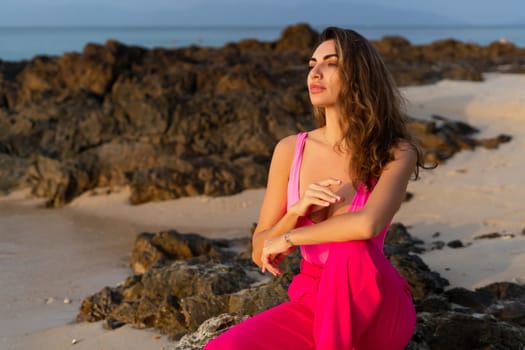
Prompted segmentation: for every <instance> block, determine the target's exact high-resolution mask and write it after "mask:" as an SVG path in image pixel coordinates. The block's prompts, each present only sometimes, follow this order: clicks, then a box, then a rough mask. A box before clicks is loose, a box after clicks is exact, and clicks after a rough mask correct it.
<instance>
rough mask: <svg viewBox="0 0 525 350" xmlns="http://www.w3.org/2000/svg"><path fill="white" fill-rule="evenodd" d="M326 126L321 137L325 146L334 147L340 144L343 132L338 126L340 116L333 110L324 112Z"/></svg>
mask: <svg viewBox="0 0 525 350" xmlns="http://www.w3.org/2000/svg"><path fill="white" fill-rule="evenodd" d="M325 117H326V118H325V119H326V125H325V126H324V129H323V137H324V140H325V142H326V143H327V144H329V145H331V146H335V145H338V144H340V143H341V139H342V138H343V132H342V130H341V125H340V124H339V119H340V114H339V113H338V112H337V111H336V110H335V109H333V108H331V109H328V108H327V109H326V110H325Z"/></svg>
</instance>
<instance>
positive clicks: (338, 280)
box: [205, 133, 416, 350]
mask: <svg viewBox="0 0 525 350" xmlns="http://www.w3.org/2000/svg"><path fill="white" fill-rule="evenodd" d="M307 136H308V134H307V133H300V134H298V135H297V143H296V148H295V154H294V159H293V162H292V166H291V169H290V177H289V183H288V207H290V206H291V205H293V204H294V203H295V202H296V201H297V200H299V172H300V167H301V161H302V154H303V149H304V144H305V142H306V138H307ZM372 190H373V188H371V189H370V190H367V188H366V186H365V185H363V184H361V185H360V186H359V187H358V189H357V192H356V194H355V196H354V198H353V200H352V203H351V205H350V207H349V211H358V210H360V209H362V208H363V207H364V205H365V204H366V201H367V199H368V197H369V195H370V193H371V191H372ZM313 224H314V223H313V222H312V221H311V220H309V219H308V218H305V217H303V218H301V219H300V220H299V221H298V223H297V227H301V226H305V225H313ZM387 230H388V226H387V227H385V229H384V230H383V231H382V232H381V233H380V234H379V235H378V236H376V237H375V238H374V239H371V240H367V241H347V242H334V243H325V244H317V245H309V246H301V254H302V256H303V259H302V261H301V271H300V273H299V274H297V275H296V276H295V277H294V278H293V280H292V282H291V284H290V287H289V288H288V295H289V297H290V301H289V302H285V303H282V304H280V305H278V306H276V307H273V308H271V309H269V310H266V311H264V312H262V313H260V314H257V315H255V316H253V317H251V318H249V319H247V320H246V321H244V322H242V323H240V324H238V325H236V326H235V327H233V328H231V329H229V330H228V331H226V332H225V333H223V334H221V335H220V336H218V337H217V338H215V339H214V340H212V341H211V342H209V343H208V344H207V345H206V347H205V350H216V349H223V350H241V349H242V350H244V349H250V350H266V349H283V350H308V349H311V350H314V349H315V350H343V349H348V350H378V349H388V350H401V349H403V348H404V347H405V346H406V345H407V344H408V343H409V341H410V339H411V337H412V334H413V332H414V329H415V324H416V313H415V309H414V305H413V303H412V296H411V293H410V287H409V285H408V283H407V281H406V280H405V279H404V278H403V277H401V275H400V274H399V273H398V271H397V270H396V269H395V268H394V267H393V266H392V265H391V264H390V262H389V261H388V259H387V258H386V257H385V256H384V254H383V243H384V238H385V235H386V232H387Z"/></svg>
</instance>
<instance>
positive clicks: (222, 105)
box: [0, 25, 525, 207]
mask: <svg viewBox="0 0 525 350" xmlns="http://www.w3.org/2000/svg"><path fill="white" fill-rule="evenodd" d="M317 36H318V33H316V32H315V31H314V30H312V29H311V28H310V27H309V26H307V25H296V26H292V27H289V28H286V29H285V30H284V31H283V33H282V36H281V38H280V39H279V40H277V41H275V42H259V41H256V40H244V41H241V42H238V43H231V44H228V45H226V46H224V47H222V48H200V47H193V46H192V47H186V48H180V49H152V50H146V49H144V48H141V47H134V46H125V45H123V44H121V43H118V42H116V41H108V42H107V43H106V44H104V45H97V44H88V45H86V46H85V48H84V50H83V51H82V52H80V53H68V54H65V55H63V56H60V57H48V56H38V57H35V58H34V59H32V60H30V61H20V62H4V61H0V193H8V192H10V191H13V190H15V189H20V188H24V187H30V188H31V192H32V194H33V195H35V196H39V197H45V198H47V199H48V202H47V205H48V206H50V207H58V206H63V205H65V204H66V203H68V202H70V201H71V200H73V199H74V198H75V197H77V196H78V195H80V194H82V193H84V192H86V191H90V190H93V189H95V188H97V187H107V188H110V189H118V188H119V187H121V186H124V185H127V186H130V188H131V190H132V194H131V198H130V201H131V203H134V204H137V203H144V202H148V201H154V200H164V199H171V198H178V197H181V196H192V195H197V194H206V195H211V196H216V195H229V194H233V193H236V192H239V191H241V190H243V189H247V188H255V187H263V186H264V185H265V184H266V172H267V167H268V164H269V161H270V157H271V153H272V150H273V146H274V145H275V144H276V142H277V140H279V139H280V138H282V137H284V136H286V135H289V134H293V133H296V132H298V131H299V130H306V129H310V128H312V127H313V118H312V117H311V107H310V104H309V101H308V94H307V90H306V86H305V85H306V84H305V76H306V72H307V68H306V62H307V59H308V57H309V55H310V54H311V49H312V46H313V45H314V42H315V41H316V40H317ZM374 44H375V45H376V46H377V48H378V49H379V52H380V53H381V54H382V55H383V57H384V59H385V61H386V62H387V65H388V66H389V67H390V68H391V70H392V71H393V73H394V75H395V77H396V80H397V81H398V82H399V83H400V84H401V85H403V84H418V83H430V82H435V81H437V80H440V79H443V78H452V79H471V80H472V79H473V80H480V79H482V76H481V72H486V71H509V72H523V71H524V67H525V54H524V53H525V49H521V48H517V47H515V46H514V45H512V44H501V43H493V44H491V45H489V46H487V47H480V46H477V45H473V44H464V43H460V42H457V41H453V40H444V41H440V42H436V43H433V44H431V45H426V46H417V45H411V44H410V43H409V42H408V41H406V40H405V39H403V38H398V37H387V38H384V39H382V40H381V41H377V42H375V43H374ZM412 124H413V126H412V128H413V129H414V130H415V131H416V133H417V134H418V137H419V138H421V139H422V143H423V145H424V147H425V149H427V152H428V155H427V158H428V159H429V160H438V161H440V160H443V159H446V158H448V157H450V156H451V155H452V154H453V153H454V152H457V151H458V150H460V149H464V148H473V147H475V146H476V145H480V144H481V145H483V146H485V147H497V145H498V144H499V143H500V142H505V141H508V140H509V137H507V136H505V135H503V136H501V137H499V138H498V137H495V138H494V139H492V140H489V141H487V142H482V141H476V140H473V139H472V138H470V135H468V134H467V135H466V134H464V132H465V129H463V128H455V127H453V128H449V127H447V125H448V126H450V125H456V126H457V123H453V122H448V123H447V122H443V121H436V122H433V123H424V122H417V121H414V122H413V123H412ZM442 124H444V125H442ZM496 136H497V135H496Z"/></svg>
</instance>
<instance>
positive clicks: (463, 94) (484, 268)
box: [0, 75, 525, 350]
mask: <svg viewBox="0 0 525 350" xmlns="http://www.w3.org/2000/svg"><path fill="white" fill-rule="evenodd" d="M524 88H525V76H522V75H487V81H486V82H483V83H472V82H452V81H442V82H440V83H438V84H435V85H430V86H423V87H409V88H406V89H404V92H405V93H406V96H407V98H408V99H409V100H410V102H411V104H410V105H409V107H408V109H409V114H411V115H412V116H415V117H419V118H428V117H429V116H430V114H431V113H435V114H441V115H444V116H446V117H451V118H454V119H458V120H464V121H466V122H468V123H470V124H472V125H474V126H476V127H479V128H480V129H482V134H481V136H487V137H491V136H496V135H497V134H499V133H508V134H511V135H513V136H514V139H513V141H511V142H510V143H509V144H506V145H503V146H502V147H500V149H499V150H484V149H478V150H476V151H474V152H462V153H460V154H457V155H456V156H454V158H452V159H451V160H450V161H449V162H448V163H447V164H445V165H443V166H440V167H439V168H438V169H436V170H434V171H431V172H425V173H424V174H423V178H422V180H421V181H419V182H414V183H411V184H410V186H409V191H411V192H412V193H414V195H415V196H414V198H413V199H412V201H410V202H408V203H405V204H404V205H403V206H402V208H401V210H400V212H399V213H398V215H397V216H396V217H395V219H394V221H400V222H403V223H405V224H406V225H410V226H411V229H410V232H411V233H412V234H414V235H416V236H418V237H420V238H421V239H423V240H424V241H425V242H426V243H427V246H430V243H431V242H432V241H433V240H436V239H440V240H443V241H445V242H448V241H450V240H453V239H460V240H462V241H463V242H465V243H468V242H471V243H472V244H471V245H470V246H468V247H466V248H460V249H452V248H448V247H445V248H444V249H443V250H434V251H431V252H428V253H426V254H424V255H423V256H422V257H423V259H424V260H425V261H426V262H427V263H428V264H429V265H430V267H431V268H432V269H433V270H436V271H438V272H440V273H441V274H442V275H443V276H444V277H446V278H448V279H449V280H450V281H451V283H452V285H453V286H465V287H468V288H473V287H477V286H481V285H484V284H487V283H490V282H493V281H503V280H507V281H516V280H517V281H521V282H525V235H522V234H521V230H522V229H523V228H525V217H524V214H523V213H525V201H523V199H522V198H525V196H524V194H525V187H524V186H521V177H522V175H523V174H525V171H524V170H525V169H524V167H525V165H524V164H523V161H522V160H523V154H524V152H525V141H524V140H525V120H524V118H525V93H524V92H523V91H524V90H525V89H524ZM128 195H129V193H128V191H127V190H126V189H123V190H122V191H121V192H119V193H115V194H112V195H109V196H90V195H89V194H87V195H84V196H82V197H81V198H79V199H77V200H75V201H74V202H73V203H71V204H70V205H69V206H67V207H66V208H62V209H53V210H48V209H42V208H39V207H38V206H39V204H41V203H42V201H37V200H27V199H25V192H18V193H14V194H12V195H10V196H7V197H4V198H0V349H6V350H8V349H39V350H47V349H49V350H51V349H53V350H54V349H72V348H73V349H162V348H163V346H165V345H166V344H169V342H168V341H167V340H166V339H165V337H161V338H160V339H157V337H156V336H155V335H156V333H154V332H148V331H143V330H142V331H137V330H135V329H133V328H131V327H128V326H126V327H123V328H121V329H118V330H116V331H105V330H103V329H102V328H101V324H100V323H95V324H72V322H73V320H74V318H75V316H76V313H77V310H78V307H79V305H80V302H81V300H82V298H84V297H86V296H88V295H90V294H92V293H94V292H97V291H99V290H100V289H101V288H103V287H104V286H106V285H109V286H114V285H116V284H117V283H118V282H120V281H121V280H123V279H124V278H125V277H126V276H127V275H129V274H130V271H129V269H128V267H127V264H128V261H129V253H130V250H131V246H132V243H133V240H134V238H135V236H136V234H137V233H139V232H142V231H150V232H153V231H156V230H162V229H171V228H175V229H178V230H180V231H181V232H198V233H202V234H204V235H206V236H208V237H225V238H234V237H246V236H248V235H249V228H250V226H251V224H252V223H253V222H255V221H256V220H257V215H258V211H259V206H260V203H261V200H262V197H263V195H264V190H250V191H246V192H244V193H242V194H239V195H236V196H232V197H227V198H205V197H197V198H184V199H180V200H175V201H167V202H157V203H148V204H144V205H140V206H130V205H128V204H127V198H128ZM435 232H440V233H441V234H440V236H439V237H438V238H432V237H431V236H432V234H433V233H435ZM490 232H500V233H509V234H514V235H515V237H514V238H512V239H492V240H473V237H474V236H476V235H479V234H484V233H490ZM65 298H68V299H70V300H71V303H70V304H65V303H64V299H65ZM73 339H77V340H78V343H77V344H75V345H72V344H71V341H72V340H73Z"/></svg>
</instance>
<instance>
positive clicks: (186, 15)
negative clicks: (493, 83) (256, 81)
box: [172, 0, 465, 26]
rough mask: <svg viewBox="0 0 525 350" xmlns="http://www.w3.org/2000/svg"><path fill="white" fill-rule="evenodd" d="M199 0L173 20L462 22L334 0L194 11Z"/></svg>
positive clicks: (219, 6) (272, 1)
mask: <svg viewBox="0 0 525 350" xmlns="http://www.w3.org/2000/svg"><path fill="white" fill-rule="evenodd" d="M198 3H199V0H195V5H194V7H192V8H187V9H185V10H182V11H180V12H179V13H174V14H173V17H172V18H173V22H174V23H177V24H181V25H194V24H209V25H231V24H236V25H285V24H290V23H297V22H307V23H310V24H313V25H326V24H332V25H348V24H352V25H373V26H378V25H385V26H386V25H400V26H401V25H407V26H414V25H462V24H465V23H462V22H459V21H456V20H453V19H451V18H448V17H445V16H441V15H438V14H434V13H431V12H424V11H418V10H412V9H403V8H399V7H391V8H387V7H384V6H378V5H374V4H364V3H352V2H342V1H337V0H328V1H319V0H315V1H313V0H305V1H301V2H300V3H299V4H297V3H296V2H284V1H275V0H266V1H261V2H259V3H257V4H249V3H242V4H238V3H236V4H235V3H228V0H225V1H221V2H214V3H213V4H206V7H205V8H206V10H205V11H195V9H196V8H197V7H198V5H197V4H198ZM393 6H395V5H393Z"/></svg>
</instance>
